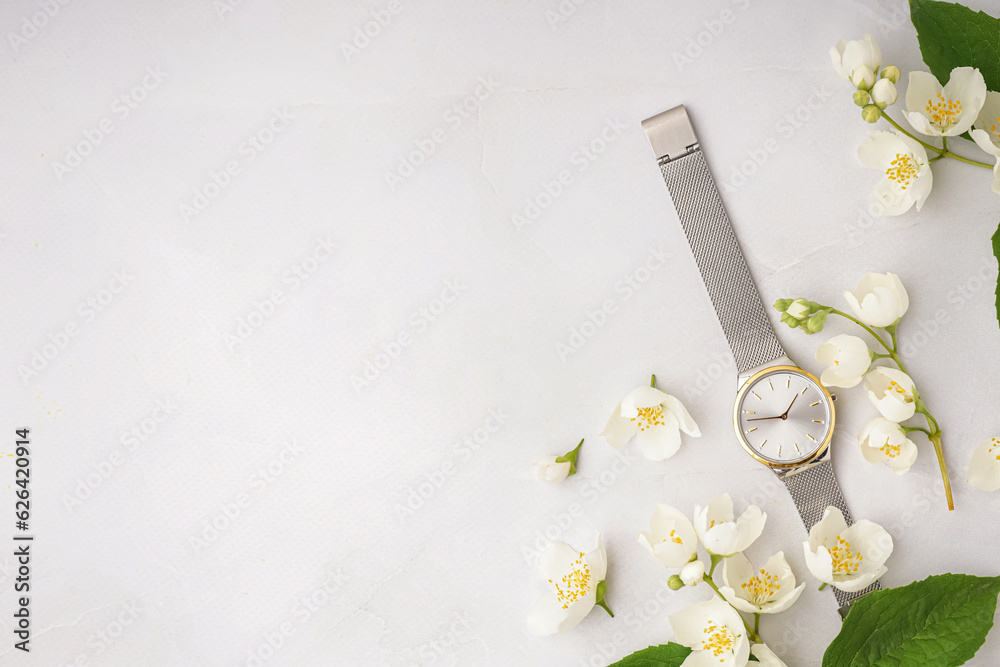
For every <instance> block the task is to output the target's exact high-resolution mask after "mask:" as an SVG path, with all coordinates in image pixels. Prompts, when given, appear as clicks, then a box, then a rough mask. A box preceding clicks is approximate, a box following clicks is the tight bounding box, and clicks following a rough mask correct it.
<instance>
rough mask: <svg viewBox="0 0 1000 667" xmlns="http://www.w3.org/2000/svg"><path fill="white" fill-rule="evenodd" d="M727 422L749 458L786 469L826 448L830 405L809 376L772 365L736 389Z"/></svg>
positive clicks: (827, 395) (830, 432)
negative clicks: (731, 426)
mask: <svg viewBox="0 0 1000 667" xmlns="http://www.w3.org/2000/svg"><path fill="white" fill-rule="evenodd" d="M733 422H734V425H735V427H736V436H737V437H738V438H739V440H740V443H741V444H742V445H743V447H744V449H746V450H747V451H748V452H750V454H751V455H752V456H753V457H754V458H755V459H757V460H758V461H760V462H761V463H764V464H765V465H769V466H771V467H774V468H791V467H794V466H796V465H801V464H802V463H805V462H807V461H809V460H811V459H813V458H815V457H816V456H818V455H820V454H822V453H823V452H824V451H825V450H826V448H827V446H829V444H830V439H831V437H832V435H833V422H834V409H833V402H832V400H831V398H830V393H829V392H828V391H827V390H826V389H825V388H824V387H823V386H822V385H821V384H820V383H819V381H818V380H817V379H816V378H815V377H813V376H812V375H811V374H810V373H807V372H806V371H804V370H802V369H801V368H796V367H795V366H774V367H772V368H767V369H764V370H763V371H761V372H759V373H757V374H756V375H754V376H753V377H751V378H750V379H749V380H748V381H747V383H746V384H745V385H743V387H742V388H741V389H740V392H739V394H738V395H737V397H736V408H735V411H734V413H733Z"/></svg>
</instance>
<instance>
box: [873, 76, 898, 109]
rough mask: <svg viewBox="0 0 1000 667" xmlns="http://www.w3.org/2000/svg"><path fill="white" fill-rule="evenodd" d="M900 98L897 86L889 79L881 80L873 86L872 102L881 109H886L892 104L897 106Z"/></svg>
mask: <svg viewBox="0 0 1000 667" xmlns="http://www.w3.org/2000/svg"><path fill="white" fill-rule="evenodd" d="M898 97H899V94H898V93H897V92H896V86H895V85H893V83H892V81H890V80H889V79H879V80H878V81H876V82H875V85H874V86H872V94H871V98H872V102H874V103H875V105H876V106H877V107H878V108H879V109H884V108H886V107H887V106H889V105H890V104H895V102H896V99H897V98H898Z"/></svg>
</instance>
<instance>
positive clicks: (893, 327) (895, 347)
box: [885, 324, 899, 352]
mask: <svg viewBox="0 0 1000 667" xmlns="http://www.w3.org/2000/svg"><path fill="white" fill-rule="evenodd" d="M885 330H886V331H888V332H889V335H890V336H891V337H892V351H893V352H897V351H899V344H898V343H897V342H896V325H895V324H890V325H889V326H887V327H886V328H885Z"/></svg>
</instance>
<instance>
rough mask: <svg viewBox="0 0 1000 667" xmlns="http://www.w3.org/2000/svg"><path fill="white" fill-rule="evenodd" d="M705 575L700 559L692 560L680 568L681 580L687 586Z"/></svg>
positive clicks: (692, 584)
mask: <svg viewBox="0 0 1000 667" xmlns="http://www.w3.org/2000/svg"><path fill="white" fill-rule="evenodd" d="M703 576H705V564H704V563H702V562H701V561H700V560H693V561H691V562H690V563H688V564H687V565H685V566H684V567H682V568H681V574H680V577H681V581H682V582H683V583H684V584H685V585H687V586H694V585H695V584H697V583H698V582H699V581H701V579H702V577H703Z"/></svg>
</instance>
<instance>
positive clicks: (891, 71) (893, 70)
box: [881, 65, 900, 83]
mask: <svg viewBox="0 0 1000 667" xmlns="http://www.w3.org/2000/svg"><path fill="white" fill-rule="evenodd" d="M881 76H882V78H883V79H888V80H889V81H892V82H893V83H899V76H900V74H899V68H898V67H896V66H895V65H889V66H888V67H886V68H885V69H883V70H882V75H881Z"/></svg>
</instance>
